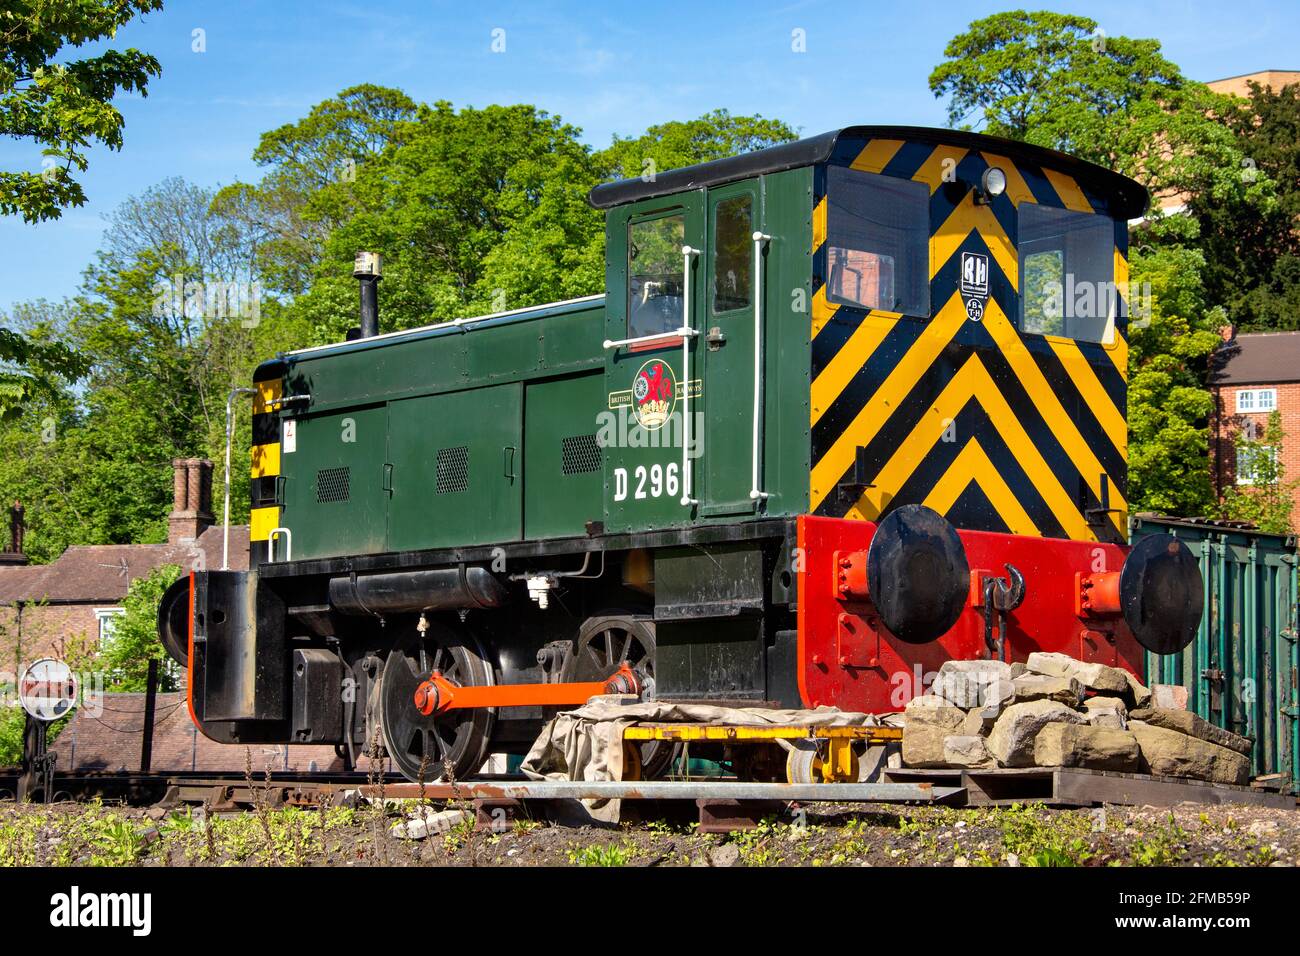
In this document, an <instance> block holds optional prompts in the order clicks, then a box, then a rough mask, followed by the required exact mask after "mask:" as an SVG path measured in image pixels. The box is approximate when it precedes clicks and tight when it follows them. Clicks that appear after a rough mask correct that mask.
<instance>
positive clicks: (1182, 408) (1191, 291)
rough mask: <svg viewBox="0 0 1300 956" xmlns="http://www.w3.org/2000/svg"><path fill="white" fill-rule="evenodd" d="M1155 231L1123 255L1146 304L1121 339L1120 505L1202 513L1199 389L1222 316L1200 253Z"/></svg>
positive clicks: (1207, 403) (1205, 446)
mask: <svg viewBox="0 0 1300 956" xmlns="http://www.w3.org/2000/svg"><path fill="white" fill-rule="evenodd" d="M1158 230H1159V226H1156V227H1153V228H1149V229H1147V230H1145V231H1140V232H1138V233H1137V234H1136V235H1135V236H1134V241H1133V245H1132V247H1131V249H1130V256H1131V274H1132V276H1133V279H1134V283H1135V286H1136V287H1137V288H1138V289H1144V287H1145V288H1146V289H1149V296H1150V298H1149V301H1147V302H1146V303H1144V304H1143V309H1142V311H1143V312H1144V313H1145V314H1143V315H1142V316H1140V317H1139V318H1138V319H1137V321H1135V322H1134V323H1133V324H1132V325H1131V326H1130V334H1129V363H1128V367H1129V382H1128V423H1129V446H1128V452H1129V453H1128V500H1129V504H1130V508H1131V510H1133V511H1135V512H1137V511H1157V512H1163V513H1166V514H1175V515H1204V514H1209V513H1210V512H1211V511H1212V510H1213V508H1214V494H1213V490H1212V487H1211V483H1210V473H1209V468H1208V462H1209V429H1208V426H1207V422H1208V418H1209V415H1210V412H1211V410H1212V409H1213V406H1214V399H1213V397H1212V396H1211V395H1210V393H1209V391H1208V389H1206V387H1205V384H1204V383H1205V382H1206V380H1207V377H1208V374H1209V362H1210V356H1211V355H1212V354H1213V352H1214V350H1215V348H1216V347H1217V346H1218V344H1219V342H1220V337H1219V333H1218V329H1219V328H1220V326H1221V325H1222V324H1223V321H1224V315H1223V311H1222V310H1221V309H1215V308H1210V307H1209V306H1208V305H1207V304H1206V301H1205V290H1204V287H1203V285H1202V283H1201V268H1202V266H1203V264H1204V260H1203V257H1202V255H1201V253H1200V252H1199V251H1198V250H1196V249H1190V248H1186V247H1183V246H1179V245H1174V244H1169V243H1164V242H1161V241H1160V239H1159V237H1158V235H1153V233H1155V232H1158ZM1140 294H1141V295H1143V296H1144V297H1145V296H1146V295H1147V294H1148V293H1147V292H1146V291H1143V292H1142V293H1140Z"/></svg>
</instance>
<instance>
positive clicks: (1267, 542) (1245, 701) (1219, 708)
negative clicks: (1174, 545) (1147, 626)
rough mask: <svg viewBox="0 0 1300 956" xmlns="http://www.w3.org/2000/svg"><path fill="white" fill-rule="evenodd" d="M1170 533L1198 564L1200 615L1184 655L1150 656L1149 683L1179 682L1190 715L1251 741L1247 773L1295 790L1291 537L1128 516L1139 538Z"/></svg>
mask: <svg viewBox="0 0 1300 956" xmlns="http://www.w3.org/2000/svg"><path fill="white" fill-rule="evenodd" d="M1160 533H1168V534H1172V535H1175V536H1176V537H1178V538H1181V539H1182V540H1183V541H1184V542H1185V543H1186V544H1187V546H1188V548H1190V549H1191V551H1192V553H1193V554H1194V555H1196V556H1197V557H1198V558H1199V559H1200V562H1201V575H1202V577H1203V578H1204V579H1205V617H1204V618H1203V619H1202V621H1201V628H1200V631H1199V632H1198V633H1197V635H1196V639H1195V640H1193V641H1192V643H1191V644H1189V645H1188V646H1187V647H1186V648H1185V649H1184V650H1183V651H1182V652H1181V653H1178V654H1172V655H1169V656H1165V657H1160V656H1157V655H1154V654H1148V655H1147V659H1146V667H1147V680H1148V681H1149V682H1151V683H1160V684H1181V685H1183V686H1185V687H1186V688H1187V689H1188V700H1187V707H1188V709H1189V710H1192V711H1195V712H1196V713H1197V714H1199V715H1200V716H1201V717H1204V718H1205V719H1206V720H1208V721H1211V722H1212V723H1214V724H1216V725H1217V726H1219V727H1223V728H1225V729H1227V730H1231V731H1233V732H1234V733H1238V734H1242V735H1243V736H1246V737H1252V738H1254V740H1255V750H1254V754H1253V756H1252V766H1251V772H1252V773H1253V774H1256V775H1259V774H1275V773H1280V774H1283V775H1284V776H1285V778H1286V779H1288V780H1290V782H1291V786H1292V787H1293V788H1298V787H1300V767H1297V760H1296V756H1297V753H1300V721H1297V705H1298V704H1300V700H1298V699H1297V670H1296V668H1297V661H1296V623H1297V621H1296V585H1297V579H1296V562H1297V555H1296V539H1295V538H1294V537H1291V536H1282V535H1273V534H1264V533H1262V532H1258V531H1248V530H1242V529H1236V528H1229V527H1224V526H1221V525H1216V524H1211V523H1208V522H1197V521H1190V520H1181V519H1173V518H1168V519H1165V518H1151V517H1145V516H1144V517H1141V518H1135V519H1134V520H1133V524H1132V535H1133V538H1134V539H1135V540H1136V539H1138V538H1141V537H1143V536H1144V535H1148V534H1160Z"/></svg>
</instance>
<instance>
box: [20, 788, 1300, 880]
mask: <svg viewBox="0 0 1300 956" xmlns="http://www.w3.org/2000/svg"><path fill="white" fill-rule="evenodd" d="M448 808H449V805H447V804H442V803H439V804H436V805H431V806H429V807H428V809H426V810H424V811H423V812H424V813H425V814H431V813H434V812H437V811H442V810H445V809H448ZM453 809H454V808H453ZM419 813H420V811H419V808H418V807H417V806H416V805H415V803H414V801H410V802H406V803H403V804H402V805H400V806H399V805H390V806H389V807H387V808H381V807H378V806H375V805H371V804H362V805H360V806H355V807H349V806H333V807H327V808H324V809H299V808H292V807H290V808H270V807H264V808H258V809H255V810H251V811H244V812H238V813H232V814H212V815H206V814H205V813H204V812H203V810H202V808H192V809H181V810H174V811H171V812H169V813H166V814H164V813H163V812H162V811H160V810H152V811H146V810H143V809H135V808H127V807H116V806H109V805H104V804H93V803H92V804H72V803H64V804H55V805H53V806H19V805H15V804H12V803H9V804H0V866H15V865H17V866H45V865H91V866H206V865H220V866H240V865H252V866H267V865H270V866H351V865H391V866H859V865H861V866H1295V865H1297V864H1300V812H1296V811H1292V810H1266V809H1259V808H1250V807H1203V806H1196V805H1191V804H1187V805H1183V806H1180V807H1177V808H1174V809H1172V810H1169V809H1156V808H1152V807H1107V808H1099V809H1094V810H1052V809H1047V808H1044V807H1041V806H1036V805H1025V806H1016V807H1005V808H1002V807H1000V808H994V809H964V810H958V809H950V808H943V807H904V806H898V805H884V804H881V805H855V806H827V805H810V806H806V807H800V806H797V805H796V806H792V807H790V808H788V809H787V811H786V812H785V813H783V814H781V815H780V816H779V817H773V818H769V819H767V820H765V821H764V822H763V823H762V825H760V826H759V827H758V828H757V829H754V830H750V831H747V832H740V833H732V834H726V835H714V834H701V833H699V832H697V830H698V828H697V826H696V824H695V823H694V821H693V820H686V819H678V820H672V819H646V820H643V821H640V822H636V823H625V824H623V825H622V826H620V827H617V828H612V829H602V828H596V827H578V828H573V827H566V826H559V825H555V824H550V823H542V822H536V821H530V820H515V821H508V822H504V823H502V824H500V825H498V826H497V827H496V828H495V831H494V830H493V829H475V828H474V826H473V817H472V815H466V818H465V819H463V820H460V821H458V822H454V823H452V825H450V826H447V827H444V828H442V829H439V830H436V831H435V832H433V833H431V834H430V835H428V836H426V837H425V838H423V839H418V840H414V839H400V838H397V837H396V836H394V834H393V832H392V828H393V827H394V825H396V824H400V823H401V822H402V821H403V820H407V819H411V818H413V817H416V816H418V815H419Z"/></svg>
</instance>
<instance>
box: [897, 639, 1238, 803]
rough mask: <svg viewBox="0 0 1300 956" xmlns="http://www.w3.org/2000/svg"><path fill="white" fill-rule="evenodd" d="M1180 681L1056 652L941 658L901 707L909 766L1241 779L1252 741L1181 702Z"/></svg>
mask: <svg viewBox="0 0 1300 956" xmlns="http://www.w3.org/2000/svg"><path fill="white" fill-rule="evenodd" d="M1180 691H1182V689H1181V688H1174V687H1161V686H1157V688H1155V692H1154V693H1153V690H1152V689H1151V688H1147V687H1144V686H1143V685H1142V684H1141V683H1140V682H1139V681H1138V680H1137V679H1136V678H1134V677H1133V676H1132V675H1131V674H1129V673H1128V672H1127V671H1125V670H1121V669H1119V668H1115V667H1107V666H1105V665H1104V664H1087V663H1083V662H1081V661H1076V660H1074V659H1073V658H1071V657H1067V656H1066V655H1064V654H1043V653H1034V654H1030V655H1029V659H1028V661H1026V662H1025V663H1023V664H1021V663H1016V664H1006V663H1003V662H1001V661H948V662H947V663H945V664H944V665H943V666H942V668H940V671H939V674H938V676H937V677H936V678H935V681H934V684H933V685H932V686H931V688H930V691H929V693H926V694H923V695H921V696H920V697H917V698H915V699H914V700H912V701H911V703H909V704H908V705H907V708H906V710H905V711H904V724H903V754H902V757H903V763H904V764H905V765H906V766H908V767H964V768H985V767H1086V768H1090V769H1093V770H1118V771H1126V772H1133V773H1149V774H1154V775H1158V776H1171V777H1190V778H1194V779H1197V780H1209V781H1212V782H1214V783H1231V784H1243V783H1246V782H1247V781H1248V780H1249V778H1250V752H1251V746H1252V745H1251V741H1250V740H1248V739H1246V738H1245V737H1240V736H1238V735H1237V734H1234V733H1231V732H1229V731H1226V730H1223V729H1221V728H1219V727H1216V726H1214V725H1213V724H1211V723H1209V722H1207V721H1205V720H1202V719H1201V718H1200V717H1198V716H1196V715H1195V714H1193V713H1191V712H1189V711H1187V710H1185V709H1182V708H1185V707H1186V694H1185V692H1183V693H1181V694H1180V693H1179V692H1180Z"/></svg>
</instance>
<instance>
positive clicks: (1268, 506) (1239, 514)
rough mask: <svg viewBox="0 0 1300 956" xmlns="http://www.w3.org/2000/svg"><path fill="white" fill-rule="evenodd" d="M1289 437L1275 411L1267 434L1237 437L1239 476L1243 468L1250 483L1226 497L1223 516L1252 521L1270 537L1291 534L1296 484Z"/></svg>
mask: <svg viewBox="0 0 1300 956" xmlns="http://www.w3.org/2000/svg"><path fill="white" fill-rule="evenodd" d="M1285 441H1286V434H1285V433H1284V432H1283V430H1282V413H1281V412H1279V411H1272V412H1270V413H1269V416H1268V423H1267V424H1266V425H1265V426H1264V433H1263V434H1262V435H1257V434H1255V433H1253V432H1249V431H1242V432H1240V433H1239V434H1238V435H1237V440H1236V446H1237V467H1238V472H1237V477H1238V478H1239V479H1240V478H1242V477H1245V476H1244V475H1243V474H1242V473H1241V469H1242V468H1243V467H1247V468H1249V470H1250V482H1249V484H1237V485H1234V486H1232V487H1230V488H1228V489H1227V491H1225V492H1224V494H1223V516H1224V517H1225V518H1230V519H1232V520H1234V521H1249V522H1251V523H1252V524H1254V525H1255V526H1256V527H1258V528H1259V529H1260V530H1261V531H1267V532H1269V533H1270V534H1292V533H1293V530H1294V529H1293V525H1292V512H1293V511H1294V509H1295V489H1296V486H1297V484H1300V482H1297V481H1287V478H1286V467H1285V466H1284V464H1283V460H1282V448H1283V445H1284V443H1285Z"/></svg>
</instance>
